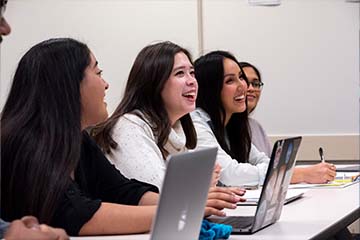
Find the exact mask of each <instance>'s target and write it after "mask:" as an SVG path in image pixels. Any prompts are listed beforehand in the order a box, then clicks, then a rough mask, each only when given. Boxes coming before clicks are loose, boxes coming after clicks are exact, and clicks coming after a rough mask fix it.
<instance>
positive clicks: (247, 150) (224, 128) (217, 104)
mask: <svg viewBox="0 0 360 240" xmlns="http://www.w3.org/2000/svg"><path fill="white" fill-rule="evenodd" d="M194 66H195V76H196V79H197V80H198V84H199V94H198V98H197V101H196V104H197V109H196V110H195V111H194V112H193V113H192V114H191V116H192V119H193V122H194V125H195V128H196V131H197V136H198V145H197V148H199V149H201V148H205V147H211V146H219V151H218V156H217V162H218V163H219V164H220V165H221V167H222V172H221V175H220V181H221V182H222V183H224V184H225V185H230V186H231V185H235V186H239V185H257V184H262V183H263V181H264V179H265V175H266V171H267V167H268V164H269V161H270V159H269V157H268V156H266V154H265V153H263V152H260V151H259V150H258V149H257V148H256V147H255V146H254V145H253V144H252V143H251V131H250V128H249V122H248V112H247V102H246V94H247V91H248V79H247V76H246V75H245V74H244V71H243V69H242V67H241V66H240V65H239V63H238V61H237V59H236V58H235V57H234V56H233V55H232V54H231V53H229V52H225V51H214V52H210V53H208V54H206V55H204V56H202V57H200V58H199V59H198V60H196V61H195V65H194ZM303 170H304V169H303V168H295V169H294V172H293V176H292V179H291V182H292V183H297V182H301V181H306V179H308V178H307V177H309V174H313V173H311V172H310V173H307V174H306V173H305V172H304V171H303ZM328 175H329V178H333V177H334V176H335V172H334V171H328Z"/></svg>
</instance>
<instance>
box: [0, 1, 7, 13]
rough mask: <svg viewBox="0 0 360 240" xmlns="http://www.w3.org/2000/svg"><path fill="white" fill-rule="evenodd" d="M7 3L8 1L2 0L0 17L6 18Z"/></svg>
mask: <svg viewBox="0 0 360 240" xmlns="http://www.w3.org/2000/svg"><path fill="white" fill-rule="evenodd" d="M7 1H8V0H0V6H1V7H0V17H3V16H4V13H5V9H6V3H7Z"/></svg>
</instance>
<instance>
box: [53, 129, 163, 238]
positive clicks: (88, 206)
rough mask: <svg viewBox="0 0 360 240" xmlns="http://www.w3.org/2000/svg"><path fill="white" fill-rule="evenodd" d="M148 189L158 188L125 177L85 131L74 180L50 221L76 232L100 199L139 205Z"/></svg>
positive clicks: (75, 233)
mask: <svg viewBox="0 0 360 240" xmlns="http://www.w3.org/2000/svg"><path fill="white" fill-rule="evenodd" d="M147 191H153V192H159V190H158V189H157V188H156V187H155V186H153V185H150V184H147V183H143V182H140V181H137V180H134V179H130V180H129V179H127V178H126V177H124V176H123V175H122V174H121V173H120V172H119V171H118V170H117V169H116V168H115V167H114V166H113V165H112V164H111V163H110V162H109V161H108V159H107V158H106V157H105V156H104V154H103V153H102V151H101V150H100V148H99V147H98V146H97V145H96V143H95V142H94V141H93V140H92V139H91V138H90V136H89V135H88V134H87V133H84V134H83V142H82V148H81V158H80V162H79V165H78V167H77V169H76V170H75V181H72V182H71V184H70V186H69V187H68V189H67V191H66V193H65V194H64V198H63V199H62V200H61V202H60V204H59V206H58V207H57V209H56V211H55V215H54V217H53V221H52V223H51V224H52V225H54V226H56V227H61V228H64V229H65V230H66V232H67V233H68V234H70V235H78V233H79V231H80V229H81V227H82V226H83V225H84V224H85V223H86V222H88V221H89V220H90V219H91V217H92V216H93V215H94V214H95V212H96V211H97V210H98V209H99V208H100V205H101V201H104V202H111V203H119V204H126V205H138V203H139V201H140V199H141V197H142V196H143V194H144V193H145V192H147Z"/></svg>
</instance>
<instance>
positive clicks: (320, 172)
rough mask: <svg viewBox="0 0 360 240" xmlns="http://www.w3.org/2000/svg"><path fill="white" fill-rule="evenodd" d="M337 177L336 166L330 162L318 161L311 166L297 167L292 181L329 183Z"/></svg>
mask: <svg viewBox="0 0 360 240" xmlns="http://www.w3.org/2000/svg"><path fill="white" fill-rule="evenodd" d="M335 177H336V167H335V165H334V164H330V163H325V162H324V163H318V164H315V165H312V166H309V167H297V168H295V170H294V174H293V177H292V180H291V183H299V182H306V183H327V182H329V181H333V180H334V179H335Z"/></svg>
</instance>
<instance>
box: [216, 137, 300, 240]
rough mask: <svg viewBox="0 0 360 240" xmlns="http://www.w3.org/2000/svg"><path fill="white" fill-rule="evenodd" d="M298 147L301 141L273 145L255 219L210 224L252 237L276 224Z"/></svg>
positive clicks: (222, 219) (223, 219)
mask: <svg viewBox="0 0 360 240" xmlns="http://www.w3.org/2000/svg"><path fill="white" fill-rule="evenodd" d="M300 143H301V137H294V138H288V139H282V140H278V141H276V142H275V144H274V148H273V151H272V154H271V158H270V162H269V167H268V170H267V173H266V177H265V181H264V185H263V188H262V191H261V195H260V199H259V202H258V205H257V208H256V212H255V216H228V217H216V216H212V217H210V218H209V220H210V221H212V222H216V223H223V224H228V225H231V226H232V227H233V230H232V234H252V233H254V232H256V231H259V230H260V229H263V228H265V227H267V226H269V225H271V224H273V223H275V222H276V221H277V220H278V219H279V218H280V214H281V211H282V208H283V206H284V201H285V197H286V193H287V189H288V186H289V184H290V180H291V176H292V171H293V167H294V165H295V159H296V154H297V152H298V149H299V146H300Z"/></svg>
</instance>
